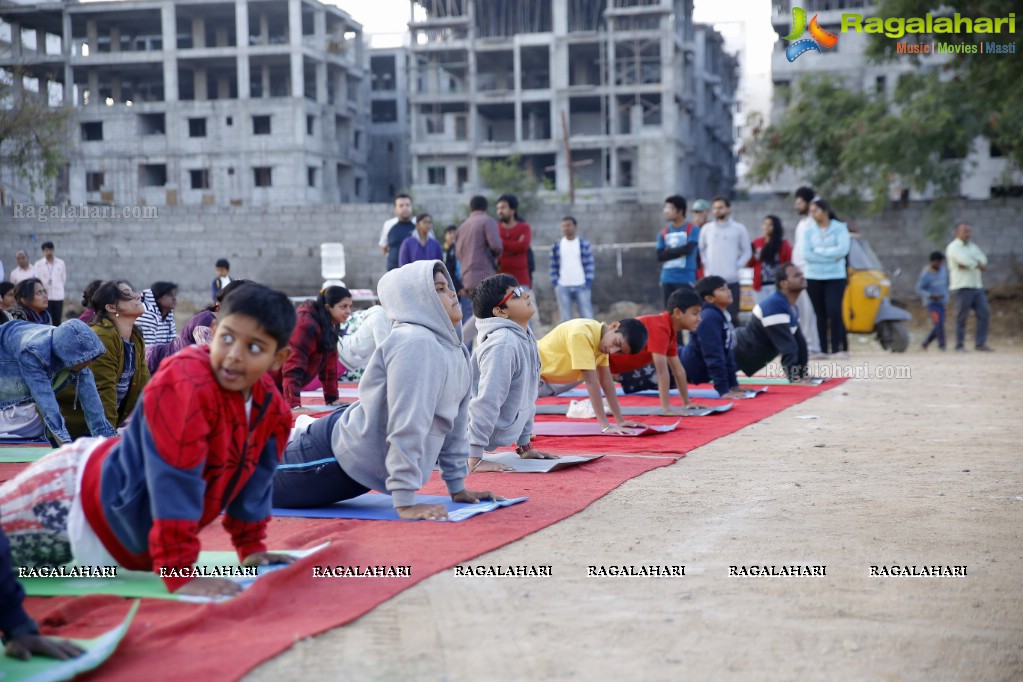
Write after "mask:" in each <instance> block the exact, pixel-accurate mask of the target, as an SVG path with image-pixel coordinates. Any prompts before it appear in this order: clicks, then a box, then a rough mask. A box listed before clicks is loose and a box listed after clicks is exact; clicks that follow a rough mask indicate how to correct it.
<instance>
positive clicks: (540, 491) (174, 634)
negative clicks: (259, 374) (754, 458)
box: [0, 382, 839, 682]
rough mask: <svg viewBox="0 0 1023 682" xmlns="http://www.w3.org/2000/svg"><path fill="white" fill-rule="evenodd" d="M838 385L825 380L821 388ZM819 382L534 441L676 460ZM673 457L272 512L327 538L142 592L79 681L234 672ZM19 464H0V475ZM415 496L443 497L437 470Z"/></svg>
mask: <svg viewBox="0 0 1023 682" xmlns="http://www.w3.org/2000/svg"><path fill="white" fill-rule="evenodd" d="M838 383H839V382H828V384H827V386H826V387H827V388H832V387H834V386H836V385H837V384H838ZM824 388H825V387H793V386H772V387H771V390H770V391H768V393H767V394H766V395H762V396H760V397H758V398H756V399H754V400H749V401H740V402H738V403H736V405H735V407H734V408H733V409H732V410H731V411H730V412H727V413H724V414H718V415H714V416H711V417H702V418H687V419H684V420H683V422H682V424H681V425H680V427H679V429H678V430H676V431H675V432H673V433H671V434H665V435H657V436H648V437H645V438H617V439H612V438H610V437H595V438H585V437H573V438H543V439H538V440H537V442H536V445H537V447H539V448H541V449H547V450H551V451H554V452H559V453H566V454H567V453H571V452H577V453H578V452H591V453H602V452H603V453H608V454H612V455H619V454H623V453H630V452H634V453H647V454H649V453H652V452H662V453H671V454H674V455H675V456H682V455H683V454H684V453H686V452H688V451H689V450H691V449H693V448H696V447H699V446H700V445H703V444H705V443H707V442H710V441H711V440H714V439H716V438H720V437H721V436H724V435H727V434H729V433H731V432H733V431H736V430H738V429H740V428H742V427H744V426H746V425H747V424H751V423H753V422H755V421H758V420H760V419H763V418H765V417H768V416H770V415H772V414H775V413H777V412H778V411H780V410H782V409H784V408H786V407H789V406H791V405H794V404H796V403H799V402H801V401H803V400H805V399H806V398H809V397H811V396H814V395H816V394H818V393H820V392H821V391H822V390H824ZM650 400H653V401H655V403H656V398H626V399H625V403H626V404H641V403H640V402H639V401H648V402H649V401H650ZM674 419H675V418H668V417H657V418H649V419H647V420H646V421H648V422H650V423H666V422H668V421H671V420H674ZM674 461H675V460H674V459H671V458H665V457H663V456H659V457H651V456H647V457H621V456H610V457H604V458H603V459H601V460H600V461H598V462H593V463H592V464H589V465H587V466H584V467H573V468H572V469H569V470H565V471H563V472H559V473H554V474H516V475H502V474H476V475H473V476H470V479H469V485H470V487H471V488H474V489H481V488H489V489H492V490H494V491H495V492H497V493H499V494H502V495H505V496H508V497H510V496H522V495H525V496H528V497H529V498H530V499H529V500H528V501H527V502H525V503H523V504H520V505H515V506H512V507H508V508H505V509H502V510H499V511H497V512H493V513H490V514H483V515H480V516H479V517H476V518H474V519H471V520H469V521H466V522H464V523H452V524H443V523H430V522H421V523H387V522H373V521H349V520H324V521H318V520H310V519H274V520H273V522H272V523H271V525H270V536H269V539H268V543H267V544H268V546H269V547H270V548H271V549H290V548H295V549H297V548H304V547H311V546H314V545H316V544H319V543H321V542H323V541H325V540H329V541H331V543H332V544H331V546H330V547H328V548H326V549H324V550H322V551H321V552H319V553H318V554H316V555H314V556H312V557H308V558H306V559H305V560H303V561H302V562H300V563H298V564H296V565H295V566H293V567H291V568H290V569H288V570H284V571H278V572H275V573H272V574H270V575H268V576H266V577H265V578H262V579H260V581H259V582H257V583H256V584H255V585H254V586H253V587H252V588H250V589H249V590H248V591H247V592H246V593H244V594H243V595H241V596H240V597H237V598H235V599H233V600H231V601H229V602H226V603H223V604H205V605H196V604H185V603H176V602H166V601H161V600H143V603H142V607H141V609H140V610H139V613H138V615H137V616H136V618H135V622H134V623H133V624H132V626H131V629H130V630H129V632H128V634H127V636H126V637H125V640H124V642H123V643H122V645H121V648H120V649H119V651H118V653H117V654H116V655H115V657H114V658H113V660H111V661H109V662H108V663H107V664H106V665H104V666H103V668H102V669H101V670H100V671H98V672H96V673H94V674H93V675H91V676H89V677H88V678H87V679H92V680H103V681H104V682H106V681H107V680H126V681H132V682H134V681H135V680H139V679H150V680H160V679H171V678H173V679H192V680H203V682H207V681H220V680H236V679H239V678H240V677H242V676H243V675H244V674H245V673H246V672H247V671H249V670H251V669H252V668H254V667H255V666H257V665H258V664H260V663H261V662H263V661H265V660H267V659H269V658H272V657H273V656H275V655H277V654H279V653H281V652H282V651H284V650H285V649H287V648H289V647H290V646H291V645H292V644H294V643H295V642H296V641H298V640H299V639H303V638H305V637H309V636H312V635H315V634H317V633H320V632H323V631H325V630H329V629H331V628H334V627H337V626H339V625H343V624H345V623H348V622H350V621H352V620H354V619H356V618H358V617H359V616H361V615H363V614H365V613H366V612H368V611H370V610H371V609H373V608H374V607H376V606H377V605H379V604H381V603H382V602H384V601H386V600H387V599H390V598H391V597H393V596H395V595H396V594H398V593H399V592H401V591H403V590H405V589H407V588H408V587H410V586H412V585H414V584H415V583H417V582H419V581H420V580H423V579H424V578H427V577H429V576H430V575H432V574H434V573H437V572H439V571H442V570H444V569H446V568H449V567H451V566H454V565H456V564H459V563H462V562H466V561H468V560H470V559H472V558H474V557H477V556H479V555H481V554H484V553H486V552H489V551H491V550H493V549H496V548H498V547H501V546H503V545H505V544H508V543H510V542H513V541H515V540H518V539H520V538H522V537H525V536H526V535H529V534H530V533H534V532H536V531H538V530H540V529H542V528H545V527H546V526H549V525H551V524H553V523H556V522H557V521H560V520H562V519H565V518H568V517H569V516H571V515H573V514H575V513H577V512H579V511H581V510H582V509H584V508H585V507H587V506H588V505H589V504H591V503H592V502H593V501H595V500H597V499H599V498H601V497H603V496H604V495H606V494H607V493H608V492H610V491H611V490H613V489H615V488H617V487H618V486H619V485H621V484H622V483H623V482H625V481H627V480H629V479H630V478H634V477H636V476H639V475H640V474H643V473H645V472H647V471H650V470H652V469H655V468H658V467H662V466H667V465H669V464H672V463H673V462H674ZM25 466H26V465H24V464H11V465H0V480H4V479H6V478H10V477H12V476H13V475H14V474H16V473H17V472H18V471H20V470H21V469H23V468H24V467H25ZM697 475H698V474H697ZM423 492H424V493H426V494H442V493H443V486H442V485H441V484H440V483H439V481H438V480H437V475H436V473H435V474H434V477H433V479H432V480H431V482H430V483H429V484H428V485H427V486H426V487H425V488H424V489H423ZM202 542H203V548H204V549H213V550H217V549H221V550H223V549H230V540H229V538H228V536H227V534H226V533H225V532H224V531H223V530H222V529H221V528H220V527H219V526H215V527H210V528H208V529H207V530H206V531H205V532H204V533H203V535H202ZM314 565H320V566H323V565H329V566H335V565H346V566H348V565H353V566H354V565H359V566H364V567H365V566H391V565H394V566H411V577H409V578H348V579H345V578H314V577H312V566H314ZM128 606H129V601H128V600H124V599H120V598H118V597H109V596H93V597H80V598H51V599H43V598H32V599H29V600H28V601H27V607H28V610H29V611H30V613H31V614H32V615H33V617H35V618H36V620H37V621H38V622H39V623H40V624H41V625H42V626H43V631H44V632H45V633H47V634H59V635H64V636H74V637H92V636H95V635H96V634H98V633H99V632H101V631H103V630H105V629H108V628H110V627H113V626H114V625H115V624H117V623H118V622H119V621H120V620H121V619H122V618H123V617H124V614H125V613H126V612H127V609H128Z"/></svg>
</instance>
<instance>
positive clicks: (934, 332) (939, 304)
mask: <svg viewBox="0 0 1023 682" xmlns="http://www.w3.org/2000/svg"><path fill="white" fill-rule="evenodd" d="M916 293H917V294H919V295H920V298H921V299H922V300H923V303H924V306H925V307H926V308H927V314H928V315H930V317H931V323H932V324H933V325H934V326H933V327H932V328H931V333H930V334H928V335H927V338H926V339H924V342H923V349H924V350H927V346H929V345H930V344H931V341H934V340H937V342H938V348H940V349H941V350H945V306H946V305H947V304H948V270H946V269H945V255H944V254H943V253H942V252H941V251H935V252H933V253H932V254H931V262H930V264H929V265H927V266H925V267H924V269H923V270H922V271H921V272H920V277H919V279H917V281H916Z"/></svg>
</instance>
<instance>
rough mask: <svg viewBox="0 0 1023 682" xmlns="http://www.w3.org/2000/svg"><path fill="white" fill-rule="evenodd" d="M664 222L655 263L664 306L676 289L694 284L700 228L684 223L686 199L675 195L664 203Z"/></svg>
mask: <svg viewBox="0 0 1023 682" xmlns="http://www.w3.org/2000/svg"><path fill="white" fill-rule="evenodd" d="M704 203H706V202H704ZM664 219H665V220H667V221H668V226H667V227H665V228H663V229H662V230H661V233H660V234H658V235H657V260H658V261H660V263H661V290H662V291H663V292H664V305H666V306H667V305H668V298H669V297H670V296H671V294H672V293H673V292H674V291H675V290H677V289H679V288H681V287H682V286H685V285H688V286H693V285H694V284H695V283H696V261H697V258H698V254H699V246H700V226H699V225H698V224H694V223H690V222H686V200H685V198H684V197H682V196H679V195H678V194H674V195H672V196H670V197H668V198H667V199H665V200H664Z"/></svg>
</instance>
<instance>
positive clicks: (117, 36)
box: [110, 26, 121, 52]
mask: <svg viewBox="0 0 1023 682" xmlns="http://www.w3.org/2000/svg"><path fill="white" fill-rule="evenodd" d="M110 51H111V52H120V51H121V29H119V28H117V27H116V26H114V27H113V28H111V29H110Z"/></svg>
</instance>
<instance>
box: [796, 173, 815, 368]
mask: <svg viewBox="0 0 1023 682" xmlns="http://www.w3.org/2000/svg"><path fill="white" fill-rule="evenodd" d="M815 196H817V193H816V192H814V191H813V188H812V187H800V188H799V189H797V190H796V213H798V214H799V222H798V223H796V234H795V237H794V238H793V242H794V243H793V244H792V262H793V263H795V264H796V267H798V268H799V271H800V272H806V257H805V256H804V255H803V241H804V240H805V239H806V231H807V230H808V229H809V228H810V227H812V226H813V224H814V222H813V218H811V217H810V202H811V201H813V198H814V197H815ZM796 307H797V308H798V309H799V330H800V331H801V332H803V338H804V339H806V350H807V352H808V353H809V354H810V357H811V358H813V356H815V355H816V356H818V357H819V356H820V355H821V342H820V339H818V338H817V314H816V313H814V311H813V304H812V303H811V302H810V294H808V293H807V292H806V290H805V288H804V290H803V291H802V292H801V293H800V294H799V298H798V299H796ZM814 359H816V358H814Z"/></svg>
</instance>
